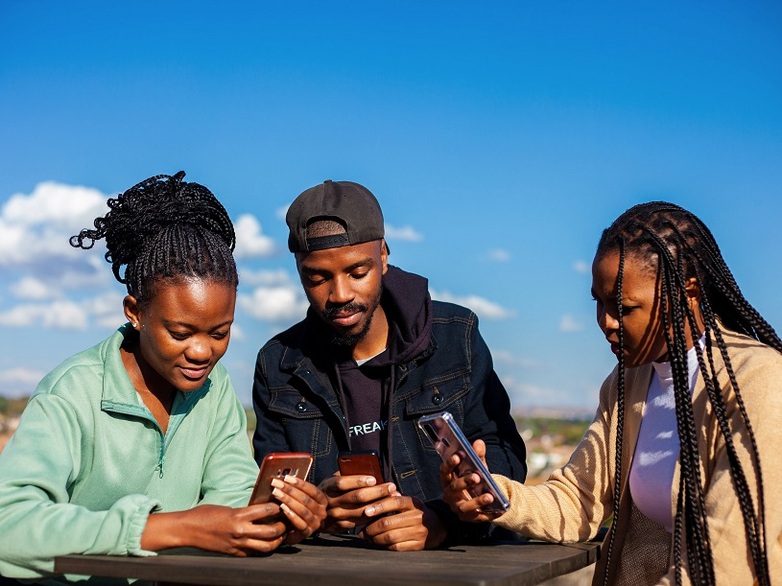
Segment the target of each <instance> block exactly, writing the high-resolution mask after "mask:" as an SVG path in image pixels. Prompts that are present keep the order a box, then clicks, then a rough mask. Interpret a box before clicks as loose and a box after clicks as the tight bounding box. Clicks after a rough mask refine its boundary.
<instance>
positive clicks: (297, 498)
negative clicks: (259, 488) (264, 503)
mask: <svg viewBox="0 0 782 586" xmlns="http://www.w3.org/2000/svg"><path fill="white" fill-rule="evenodd" d="M272 486H273V487H274V488H273V490H272V495H274V498H276V499H277V500H278V501H279V502H280V510H282V512H283V513H284V514H285V516H286V517H287V519H288V522H289V524H290V527H291V530H290V532H289V533H288V536H287V537H286V539H285V543H287V544H288V545H293V544H294V543H298V542H300V541H301V540H302V539H305V538H307V537H309V536H310V535H312V534H313V533H315V532H317V531H319V530H320V528H321V525H322V524H323V521H324V520H325V519H326V507H327V504H328V499H327V498H326V495H325V494H323V492H322V491H321V490H320V489H319V488H318V487H317V486H315V485H314V484H312V483H310V482H307V481H306V480H302V479H301V478H297V477H295V476H286V477H285V478H284V479H283V480H280V479H279V478H274V479H272Z"/></svg>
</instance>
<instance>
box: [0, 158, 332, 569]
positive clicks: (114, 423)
mask: <svg viewBox="0 0 782 586" xmlns="http://www.w3.org/2000/svg"><path fill="white" fill-rule="evenodd" d="M183 177H184V173H183V172H180V173H178V174H177V175H174V176H166V175H161V176H156V177H152V178H150V179H147V180H145V181H143V182H142V183H139V184H138V185H136V186H134V187H132V188H131V189H129V190H128V191H126V192H125V193H123V194H121V195H119V196H118V197H117V198H115V199H109V201H108V204H109V207H110V211H109V212H108V213H107V214H106V216H104V217H101V218H98V219H97V220H96V221H95V227H96V228H95V229H94V230H82V231H81V233H80V234H79V235H78V236H74V237H73V238H72V239H71V244H72V245H73V246H76V247H82V248H91V247H92V246H93V245H94V243H95V242H96V241H97V240H100V239H102V238H105V239H106V246H107V249H108V252H107V254H106V259H107V260H108V261H110V262H111V263H112V270H113V272H114V275H115V277H116V278H117V279H118V280H119V281H120V282H122V283H124V284H126V285H127V289H128V295H127V297H125V300H124V311H125V315H126V317H127V318H128V323H127V324H125V325H124V326H122V327H120V328H119V329H118V330H117V331H116V332H115V333H114V334H112V335H111V336H110V337H109V338H107V339H106V340H104V341H103V342H101V343H100V344H98V345H97V346H95V347H93V348H90V349H88V350H85V351H83V352H80V353H78V354H76V355H75V356H73V357H71V358H70V359H68V360H66V361H65V362H64V363H62V364H61V365H60V366H58V367H57V368H55V369H54V370H53V371H52V372H51V373H49V374H48V375H47V376H46V377H45V378H44V379H43V380H42V381H41V383H40V384H39V385H38V388H37V389H36V391H35V393H34V394H33V396H32V397H31V398H30V402H29V404H28V406H27V408H26V409H25V412H24V414H23V415H22V419H21V422H20V424H19V427H18V429H17V430H16V432H15V434H14V436H13V437H12V439H11V440H10V442H9V443H8V444H7V446H6V447H5V449H4V450H3V452H2V453H0V536H2V537H1V538H0V576H3V577H6V578H20V579H39V580H40V581H43V582H47V583H59V582H67V581H68V580H69V578H70V579H71V580H74V581H75V580H78V578H77V577H66V576H54V575H52V571H53V559H54V557H55V556H57V555H62V554H69V553H85V554H115V555H139V556H143V555H153V554H154V552H155V551H158V550H162V549H167V548H171V547H181V546H190V547H198V548H202V549H205V550H211V551H218V552H224V553H229V554H234V555H248V554H249V553H251V552H254V551H258V552H268V551H271V550H273V549H275V548H276V547H277V546H278V545H280V544H281V543H283V542H287V543H295V542H297V541H299V540H301V539H303V538H304V537H306V536H308V535H310V534H312V533H313V532H314V531H316V530H317V529H318V528H319V527H320V524H321V521H322V520H323V519H324V518H325V511H326V507H325V505H326V498H325V496H324V495H323V494H322V493H321V492H320V490H318V488H317V487H315V486H314V485H312V484H310V483H308V482H304V481H301V480H296V479H290V478H286V481H285V482H280V481H275V483H276V490H275V495H276V496H277V499H278V500H277V502H275V503H267V504H260V505H252V506H246V505H247V503H248V499H249V496H250V493H251V491H252V488H253V485H254V482H255V479H256V476H257V474H258V468H257V465H256V464H255V462H254V460H253V458H252V454H251V451H250V444H249V440H248V436H247V430H246V421H245V414H244V409H243V408H242V406H241V405H240V404H239V401H238V399H237V397H236V395H235V393H234V390H233V387H232V386H231V382H230V380H229V378H228V375H227V373H226V371H225V369H224V368H223V366H222V365H220V364H219V363H218V360H219V359H220V358H221V357H222V356H223V354H224V353H225V351H226V349H227V347H228V340H229V336H230V327H231V323H232V322H233V314H234V306H235V301H236V287H237V284H238V277H237V272H236V265H235V263H234V260H233V255H232V250H233V246H234V242H235V236H234V230H233V225H232V224H231V221H230V219H229V217H228V215H227V213H226V211H225V209H224V208H223V206H222V205H221V204H220V203H219V202H218V201H217V199H216V198H215V197H214V195H213V194H212V193H211V192H210V191H209V190H208V189H206V188H205V187H203V186H201V185H198V184H195V183H186V182H184V181H182V178H183ZM122 267H125V270H124V272H123V271H121V270H120V269H121V268H122ZM304 503H308V504H306V505H305V504H304ZM281 512H282V514H283V516H282V517H281V516H280V513H281ZM283 518H284V519H287V521H288V522H287V523H284V522H283V521H282V520H281V519H283Z"/></svg>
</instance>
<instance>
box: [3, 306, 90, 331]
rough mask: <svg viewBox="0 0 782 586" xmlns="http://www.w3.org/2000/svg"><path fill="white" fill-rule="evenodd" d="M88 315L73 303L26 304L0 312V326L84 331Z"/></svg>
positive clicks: (82, 308)
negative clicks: (32, 326) (36, 326)
mask: <svg viewBox="0 0 782 586" xmlns="http://www.w3.org/2000/svg"><path fill="white" fill-rule="evenodd" d="M87 322H88V314H87V311H86V310H85V309H84V307H82V306H80V305H78V304H76V303H74V302H73V301H66V300H62V301H55V302H53V303H50V304H48V305H47V304H43V303H28V304H22V305H17V306H16V307H13V308H11V309H10V310H8V311H4V312H0V325H4V326H13V327H26V326H31V325H42V326H44V327H46V328H58V329H66V330H84V329H86V327H87Z"/></svg>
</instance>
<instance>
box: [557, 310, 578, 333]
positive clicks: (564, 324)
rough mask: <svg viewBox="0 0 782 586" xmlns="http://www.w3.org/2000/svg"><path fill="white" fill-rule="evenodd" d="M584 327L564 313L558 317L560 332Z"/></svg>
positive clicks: (576, 330)
mask: <svg viewBox="0 0 782 586" xmlns="http://www.w3.org/2000/svg"><path fill="white" fill-rule="evenodd" d="M583 329H584V324H583V323H581V322H580V321H579V320H577V319H576V318H575V317H573V316H572V315H570V314H569V313H566V314H565V315H563V316H562V317H561V318H559V331H560V332H568V333H570V332H580V331H581V330H583Z"/></svg>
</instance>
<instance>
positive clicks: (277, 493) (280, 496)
mask: <svg viewBox="0 0 782 586" xmlns="http://www.w3.org/2000/svg"><path fill="white" fill-rule="evenodd" d="M272 494H273V495H274V496H275V497H277V498H278V499H279V498H282V496H283V495H284V494H285V493H284V492H282V491H281V490H280V489H279V488H275V489H274V490H273V491H272Z"/></svg>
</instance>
